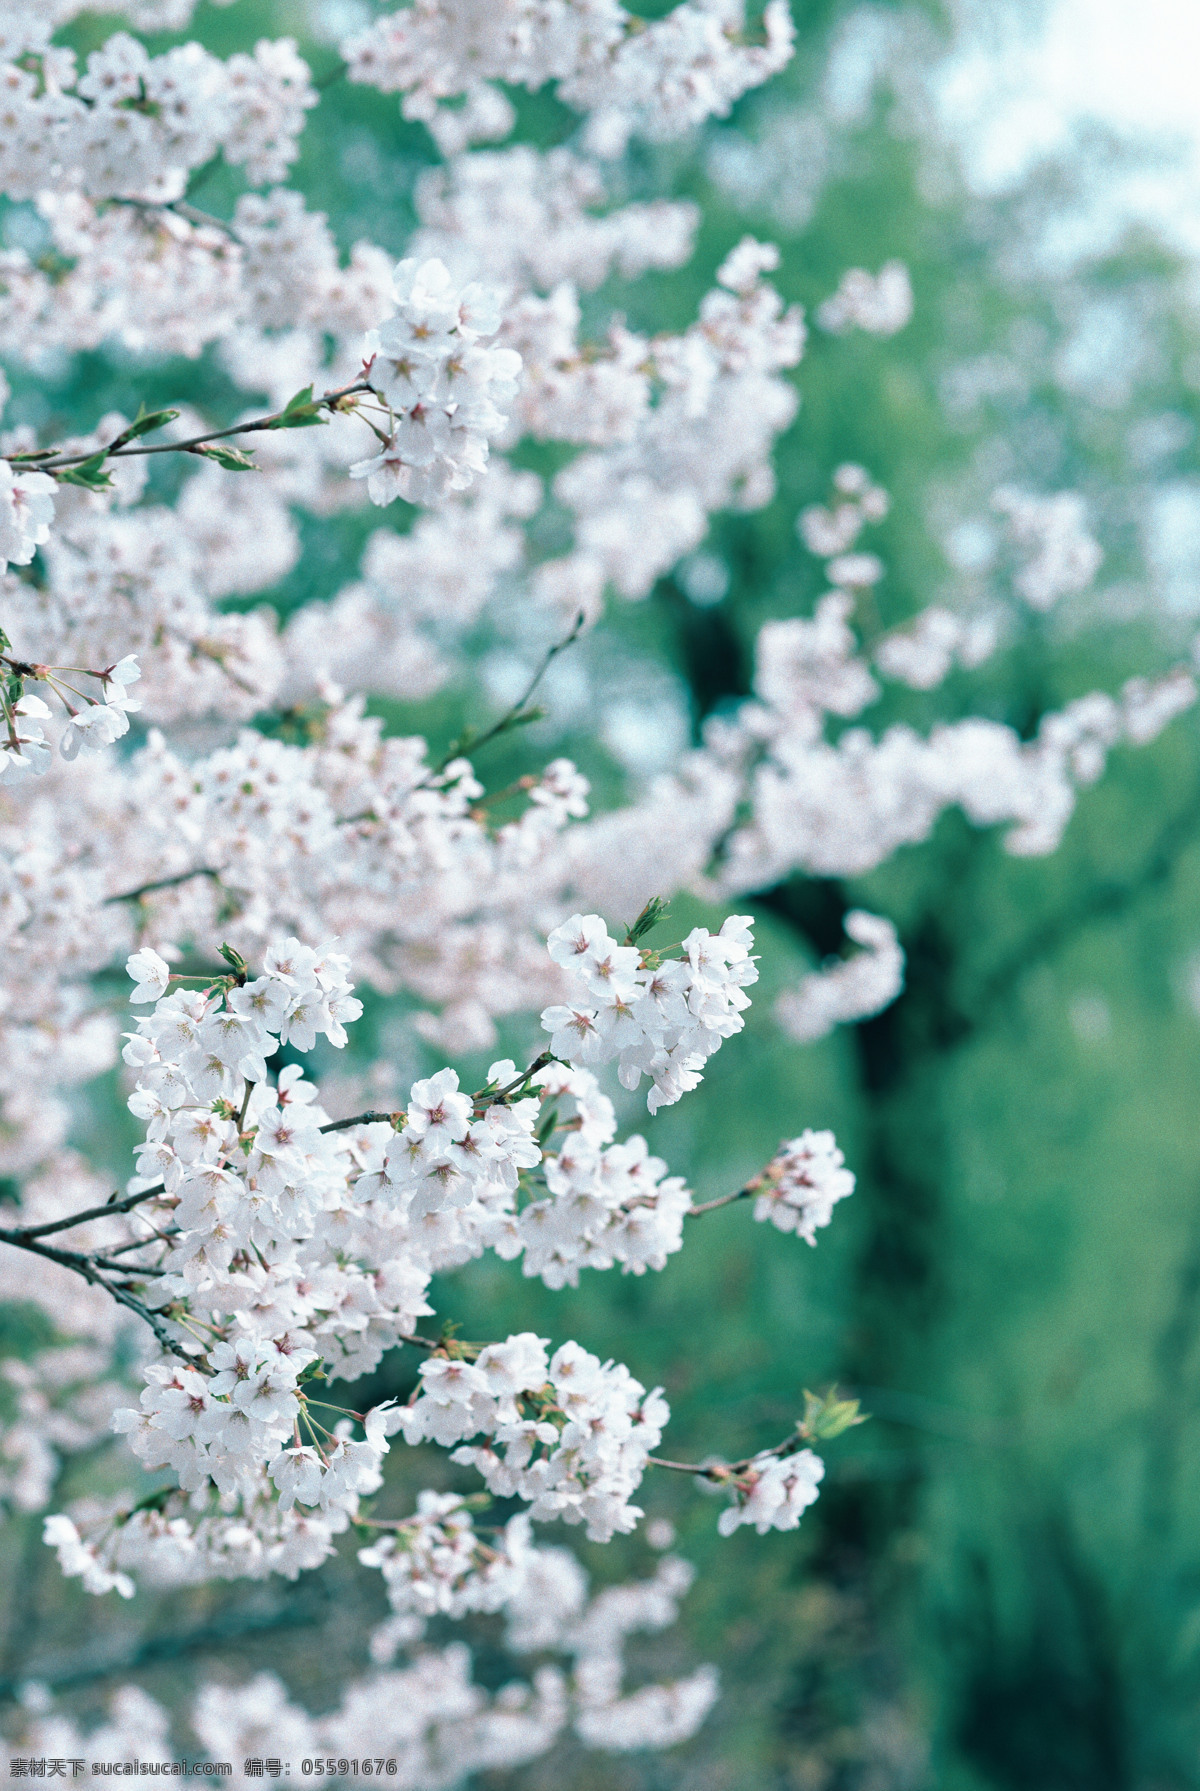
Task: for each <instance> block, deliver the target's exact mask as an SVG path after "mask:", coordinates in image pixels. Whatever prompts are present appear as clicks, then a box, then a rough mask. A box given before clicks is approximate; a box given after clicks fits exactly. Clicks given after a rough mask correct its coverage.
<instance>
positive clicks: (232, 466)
mask: <svg viewBox="0 0 1200 1791" xmlns="http://www.w3.org/2000/svg"><path fill="white" fill-rule="evenodd" d="M190 452H191V453H193V454H203V455H204V458H205V459H206V460H215V461H216V463H217V465H218V466H223V467H224V468H225V470H226V472H228V473H256V472H257V471H258V467H257V466H256V464H255V462H254V461H253V460H252V459H251V458H250V455H249V454H247V453H244V452H243V450H242V449H241V448H225V447H222V446H221V444H220V443H219V442H210V443H208V444H207V445H206V446H204V447H199V448H192V449H191V450H190Z"/></svg>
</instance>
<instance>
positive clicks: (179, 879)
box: [101, 864, 221, 908]
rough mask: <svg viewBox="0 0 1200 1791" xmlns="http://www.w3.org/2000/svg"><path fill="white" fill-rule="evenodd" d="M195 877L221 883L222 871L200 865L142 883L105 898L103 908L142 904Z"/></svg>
mask: <svg viewBox="0 0 1200 1791" xmlns="http://www.w3.org/2000/svg"><path fill="white" fill-rule="evenodd" d="M193 877H212V878H213V879H214V881H216V882H220V879H221V873H220V871H214V870H213V868H212V866H211V865H207V864H198V865H197V866H196V868H195V869H194V870H191V871H177V872H176V874H175V876H173V877H158V878H156V879H155V881H154V882H153V883H140V884H139V885H138V887H137V888H136V889H124V890H122V891H121V893H120V895H110V896H105V898H104V901H103V902H102V903H101V906H102V907H105V908H107V907H109V906H110V905H111V904H112V903H113V902H140V901H141V899H142V897H143V896H148V895H153V894H154V893H155V891H156V890H159V889H177V888H178V887H179V885H180V884H181V883H189V882H190V881H191V879H192V878H193Z"/></svg>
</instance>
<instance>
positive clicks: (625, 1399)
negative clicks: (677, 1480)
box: [385, 1331, 670, 1542]
mask: <svg viewBox="0 0 1200 1791" xmlns="http://www.w3.org/2000/svg"><path fill="white" fill-rule="evenodd" d="M669 1416H670V1413H669V1411H668V1408H667V1403H666V1401H665V1400H664V1399H663V1397H662V1394H661V1392H658V1391H655V1392H652V1393H647V1391H646V1389H645V1388H644V1387H643V1386H642V1384H641V1382H640V1381H637V1380H635V1379H634V1378H633V1376H632V1375H631V1374H630V1372H629V1370H628V1369H627V1368H626V1367H625V1366H624V1365H623V1364H621V1363H618V1362H601V1361H600V1359H599V1358H598V1357H597V1356H593V1355H591V1354H590V1353H589V1352H588V1351H587V1350H585V1349H581V1348H580V1346H579V1344H577V1343H564V1344H563V1345H562V1346H561V1347H560V1348H559V1349H557V1350H556V1351H555V1353H554V1355H553V1356H552V1357H550V1358H549V1359H547V1355H546V1345H545V1342H544V1341H543V1339H541V1338H540V1337H535V1336H534V1335H533V1333H532V1332H531V1331H523V1332H521V1333H519V1334H518V1335H517V1336H513V1337H509V1338H507V1339H506V1340H505V1342H503V1343H492V1344H488V1345H487V1347H486V1348H485V1349H483V1350H481V1351H480V1353H479V1355H478V1356H477V1358H476V1359H475V1360H474V1361H473V1362H468V1361H466V1360H464V1359H462V1358H461V1357H457V1358H456V1357H454V1356H437V1357H434V1358H433V1359H432V1360H430V1361H428V1362H423V1363H422V1364H421V1388H420V1394H419V1397H418V1398H417V1400H416V1401H415V1403H414V1404H412V1405H408V1406H401V1407H399V1408H396V1409H395V1410H393V1411H392V1412H390V1413H388V1414H387V1416H386V1418H385V1423H386V1424H388V1425H389V1426H391V1427H394V1428H397V1429H400V1430H402V1431H403V1433H404V1438H405V1441H406V1442H409V1443H418V1442H423V1441H426V1440H429V1441H432V1442H436V1443H441V1444H443V1445H444V1446H447V1447H448V1446H450V1445H452V1444H455V1443H461V1444H467V1446H465V1447H461V1448H457V1449H455V1450H454V1454H453V1460H455V1461H457V1462H461V1463H462V1464H463V1465H464V1466H467V1467H474V1468H478V1470H479V1472H480V1473H481V1474H482V1475H483V1478H484V1482H485V1484H486V1486H487V1489H488V1491H489V1492H490V1493H492V1494H493V1495H494V1496H496V1497H499V1498H521V1499H525V1500H527V1501H528V1502H529V1506H530V1515H531V1516H532V1517H534V1518H542V1519H545V1518H556V1517H557V1518H561V1519H562V1520H563V1522H564V1523H568V1524H579V1523H582V1524H585V1525H586V1526H587V1534H588V1536H589V1537H590V1538H591V1540H592V1541H593V1542H608V1541H609V1540H610V1539H611V1537H613V1536H614V1535H617V1534H623V1533H624V1532H626V1531H628V1530H632V1529H633V1527H634V1525H635V1524H636V1523H637V1520H638V1519H639V1518H640V1517H641V1516H642V1515H643V1514H642V1511H641V1508H640V1507H639V1506H637V1505H634V1504H632V1503H631V1502H630V1501H631V1495H632V1494H633V1493H634V1492H636V1490H637V1488H638V1485H639V1484H640V1482H641V1479H642V1475H643V1473H644V1472H645V1468H646V1461H647V1457H648V1456H649V1455H650V1454H651V1452H652V1451H653V1450H654V1449H655V1448H656V1447H657V1445H658V1443H659V1440H660V1438H661V1436H662V1429H663V1425H664V1424H665V1423H666V1422H667V1419H668V1417H669ZM481 1433H482V1434H484V1435H486V1437H487V1439H488V1440H487V1441H486V1442H485V1443H482V1444H473V1445H472V1444H468V1443H467V1440H468V1439H469V1438H471V1437H474V1436H478V1435H480V1434H481Z"/></svg>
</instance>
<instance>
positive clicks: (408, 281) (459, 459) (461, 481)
mask: <svg viewBox="0 0 1200 1791" xmlns="http://www.w3.org/2000/svg"><path fill="white" fill-rule="evenodd" d="M392 296H393V298H394V300H395V307H396V308H395V312H394V314H393V315H392V317H391V318H390V319H389V320H388V321H387V322H386V323H384V324H382V325H381V326H380V328H379V329H378V330H372V331H371V332H370V334H369V335H368V337H367V347H366V360H367V366H368V368H369V375H370V379H371V383H372V386H373V388H374V390H375V391H376V392H377V393H378V394H379V396H380V397H381V398H382V399H383V400H384V401H385V402H386V404H387V407H388V413H389V415H388V424H387V430H386V436H385V439H384V442H383V447H382V449H381V451H380V452H379V453H378V454H377V455H375V456H374V458H372V459H371V460H364V461H360V462H359V464H358V465H357V466H353V467H351V469H350V476H351V478H354V479H365V480H366V481H367V489H368V491H369V492H370V495H371V500H372V502H373V503H376V504H389V503H391V501H392V500H393V498H397V497H403V498H408V499H409V500H410V502H413V503H429V502H430V501H431V500H433V499H435V498H440V497H443V496H444V495H445V494H446V493H447V492H448V491H463V490H465V489H466V487H467V486H469V485H470V484H471V483H472V481H473V480H474V478H475V477H476V475H477V474H479V473H482V472H483V470H484V467H485V466H486V464H487V454H488V437H489V436H492V435H495V434H496V433H497V431H498V430H500V429H502V428H503V427H504V423H505V421H506V419H505V417H504V416H503V415H502V413H501V412H500V410H499V409H498V408H497V407H498V405H500V404H503V403H505V402H506V401H507V400H508V399H510V398H511V397H512V396H513V394H514V393H515V391H516V389H517V376H518V375H519V373H520V371H521V357H520V355H518V354H516V353H515V352H514V350H513V349H511V348H498V347H495V346H491V347H489V346H488V343H489V341H490V339H491V338H492V337H494V336H495V334H496V332H497V330H498V329H499V327H500V308H499V304H498V302H497V299H496V297H495V295H494V294H492V293H491V292H490V291H487V290H485V289H484V288H482V287H480V286H477V285H474V284H472V285H469V286H466V287H464V288H463V289H462V291H459V290H458V289H457V288H456V287H455V285H454V283H453V281H452V280H451V278H450V275H449V273H448V272H447V271H446V268H445V267H444V266H443V264H442V263H441V262H440V261H438V260H429V261H424V262H418V261H416V260H410V261H402V262H401V263H400V265H399V266H398V267H397V269H396V272H395V274H394V276H393V283H392Z"/></svg>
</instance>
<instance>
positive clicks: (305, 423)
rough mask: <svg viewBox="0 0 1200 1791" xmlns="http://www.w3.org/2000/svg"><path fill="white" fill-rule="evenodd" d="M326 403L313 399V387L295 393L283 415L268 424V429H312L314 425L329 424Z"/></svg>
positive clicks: (306, 387) (285, 406) (285, 407)
mask: <svg viewBox="0 0 1200 1791" xmlns="http://www.w3.org/2000/svg"><path fill="white" fill-rule="evenodd" d="M324 408H325V406H324V401H323V400H322V399H320V398H314V397H313V389H312V387H311V386H305V387H304V389H303V390H302V391H299V392H293V394H292V396H291V397H290V398H289V399H288V401H287V403H286V404H285V405H284V407H283V410H282V412H281V414H280V415H279V416H277V417H274V418H273V419H272V420H271V422H270V423H268V424H267V428H268V429H311V428H312V427H313V425H314V423H328V421H329V418H328V417H327V416H324V415H323V414H322V412H323V411H324Z"/></svg>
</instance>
